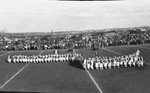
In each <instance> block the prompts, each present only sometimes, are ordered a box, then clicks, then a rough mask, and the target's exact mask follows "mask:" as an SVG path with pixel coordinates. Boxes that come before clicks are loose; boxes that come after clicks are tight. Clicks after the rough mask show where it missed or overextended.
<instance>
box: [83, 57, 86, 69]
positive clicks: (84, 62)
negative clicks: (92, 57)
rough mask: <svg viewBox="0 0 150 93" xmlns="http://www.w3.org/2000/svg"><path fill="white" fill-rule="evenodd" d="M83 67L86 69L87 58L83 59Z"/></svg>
mask: <svg viewBox="0 0 150 93" xmlns="http://www.w3.org/2000/svg"><path fill="white" fill-rule="evenodd" d="M83 67H84V68H85V69H87V60H86V59H84V60H83Z"/></svg>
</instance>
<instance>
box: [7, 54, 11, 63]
mask: <svg viewBox="0 0 150 93" xmlns="http://www.w3.org/2000/svg"><path fill="white" fill-rule="evenodd" d="M7 61H8V63H11V56H10V55H8V60H7Z"/></svg>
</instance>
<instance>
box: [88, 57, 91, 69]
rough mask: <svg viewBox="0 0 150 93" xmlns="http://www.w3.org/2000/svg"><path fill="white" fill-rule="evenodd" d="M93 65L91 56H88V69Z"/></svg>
mask: <svg viewBox="0 0 150 93" xmlns="http://www.w3.org/2000/svg"><path fill="white" fill-rule="evenodd" d="M90 67H91V58H88V60H87V69H90Z"/></svg>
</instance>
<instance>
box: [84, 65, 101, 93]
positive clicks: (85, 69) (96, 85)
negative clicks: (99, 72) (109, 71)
mask: <svg viewBox="0 0 150 93" xmlns="http://www.w3.org/2000/svg"><path fill="white" fill-rule="evenodd" d="M81 64H82V63H81ZM82 66H83V65H82ZM83 67H84V66H83ZM85 70H86V72H87V73H88V75H89V76H90V78H91V79H92V81H93V83H94V84H95V86H96V87H97V89H98V90H99V92H100V93H103V91H102V90H101V88H100V87H99V86H98V84H97V83H96V81H95V79H94V78H93V77H92V75H91V74H90V72H89V71H88V70H87V69H85Z"/></svg>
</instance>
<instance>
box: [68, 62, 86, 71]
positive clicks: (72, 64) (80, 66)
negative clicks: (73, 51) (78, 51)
mask: <svg viewBox="0 0 150 93" xmlns="http://www.w3.org/2000/svg"><path fill="white" fill-rule="evenodd" d="M68 64H69V65H70V66H72V67H74V68H78V69H82V70H85V69H84V68H83V66H82V64H81V62H80V61H79V60H75V61H69V63H68Z"/></svg>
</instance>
